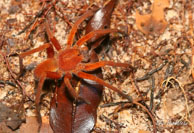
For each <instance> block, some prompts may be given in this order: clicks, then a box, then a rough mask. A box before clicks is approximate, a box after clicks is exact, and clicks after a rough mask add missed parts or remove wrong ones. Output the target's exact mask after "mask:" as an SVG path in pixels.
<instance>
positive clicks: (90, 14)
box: [67, 11, 94, 47]
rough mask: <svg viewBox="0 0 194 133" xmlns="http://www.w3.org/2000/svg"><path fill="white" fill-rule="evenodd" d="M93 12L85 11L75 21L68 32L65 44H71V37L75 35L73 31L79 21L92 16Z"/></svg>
mask: <svg viewBox="0 0 194 133" xmlns="http://www.w3.org/2000/svg"><path fill="white" fill-rule="evenodd" d="M93 14H94V13H93V12H92V11H88V12H86V13H84V14H83V15H82V16H81V17H80V18H79V19H78V20H77V21H76V22H75V24H74V25H73V27H72V29H71V31H70V33H69V36H68V39H67V46H68V47H70V46H71V45H72V44H73V39H74V36H75V33H76V31H77V29H78V26H79V25H80V23H81V22H82V21H84V20H85V19H86V18H87V17H90V16H92V15H93Z"/></svg>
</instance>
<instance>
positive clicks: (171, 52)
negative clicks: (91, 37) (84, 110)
mask: <svg viewBox="0 0 194 133" xmlns="http://www.w3.org/2000/svg"><path fill="white" fill-rule="evenodd" d="M61 1H62V2H60V3H59V4H57V7H59V8H60V9H62V10H63V14H62V15H63V16H65V17H64V19H62V18H61V17H59V16H55V14H54V13H50V14H49V18H48V17H47V19H48V20H47V21H49V22H50V23H51V24H52V25H51V28H52V29H54V31H55V32H54V35H55V37H56V38H57V39H58V40H59V42H60V44H61V45H62V47H65V44H66V40H67V35H68V34H69V31H70V29H71V25H73V24H74V22H75V20H76V19H77V18H78V17H79V16H80V14H82V13H84V12H86V11H87V10H88V8H91V7H102V6H103V5H105V4H106V3H107V2H108V1H107V0H106V1H100V0H87V1H84V0H79V1H77V0H72V1H69V0H61ZM167 2H169V3H168V5H167V6H165V7H164V8H161V10H162V11H163V12H164V18H162V17H158V16H157V15H155V16H154V15H153V12H155V13H156V12H157V10H156V9H153V5H154V3H155V4H156V3H157V0H155V1H153V0H142V1H136V0H131V1H129V0H119V1H118V3H117V6H116V7H115V9H114V12H113V14H112V17H111V28H116V29H119V30H120V31H121V32H122V33H114V34H110V43H109V45H108V46H106V47H105V48H104V50H103V52H101V53H100V54H99V58H100V60H111V61H114V62H127V63H130V64H131V65H132V66H133V67H134V70H133V72H131V71H130V70H129V69H122V68H119V67H117V68H113V67H108V66H106V67H103V68H102V70H103V77H104V81H106V82H107V83H110V84H111V85H113V86H115V87H117V88H119V89H120V90H122V91H123V92H124V93H126V94H128V95H130V96H131V97H132V98H133V99H140V100H139V101H138V103H139V104H131V103H126V100H125V99H123V98H122V97H120V96H119V95H118V94H117V93H116V92H113V91H111V90H109V89H107V88H105V89H104V93H103V99H102V102H101V104H100V106H99V108H98V116H97V122H96V126H95V129H94V131H93V132H119V133H137V132H138V133H149V132H153V131H154V127H153V125H156V129H157V132H158V133H163V132H165V133H170V132H176V133H182V132H194V102H193V101H194V89H193V88H194V67H193V65H194V64H193V62H194V55H193V50H194V49H193V45H194V30H193V29H194V25H193V23H194V1H192V0H190V1H186V0H169V1H167ZM163 4H164V3H162V5H163ZM159 6H161V5H159ZM0 9H1V10H0V75H1V76H0V102H1V104H2V105H0V111H1V112H0V114H2V112H4V114H3V115H4V116H3V115H0V132H2V133H19V132H24V133H25V132H28V133H29V132H32V133H36V132H37V130H38V126H37V125H38V123H37V122H36V121H35V118H36V113H35V103H34V99H35V94H34V93H35V92H34V87H35V82H34V75H33V70H34V67H35V66H36V65H37V64H39V63H41V62H42V61H43V60H45V59H46V58H47V55H46V52H45V51H42V52H37V53H34V54H32V55H29V56H26V57H25V58H24V60H23V63H24V66H25V67H26V69H27V71H26V73H25V74H24V75H22V76H21V78H19V79H17V75H18V73H19V68H20V67H19V59H18V54H19V53H22V52H25V51H28V50H31V49H33V48H36V47H38V46H40V45H42V44H44V43H45V42H46V40H45V35H44V25H42V24H40V25H39V26H38V28H36V29H35V30H33V31H32V32H29V29H30V28H29V27H27V26H28V25H29V24H30V23H31V22H33V20H34V18H35V16H36V15H37V13H38V12H39V11H40V9H41V2H40V1H39V0H1V1H0ZM137 12H138V13H139V14H140V15H142V16H141V17H142V18H143V16H144V15H149V14H152V16H154V17H153V18H154V19H151V21H145V23H144V24H138V22H137V18H138V19H142V18H141V17H137ZM60 15H61V14H60ZM158 15H159V16H160V15H161V14H158ZM54 17H56V18H54ZM158 18H160V19H162V21H158V20H157V19H158ZM139 21H142V22H143V20H139ZM25 28H26V29H25ZM80 29H84V24H83V25H81V26H80ZM21 31H24V32H21ZM27 33H31V34H30V35H28V34H27ZM52 95H53V93H47V94H46V96H45V97H44V98H43V101H42V106H41V115H42V117H43V123H44V124H43V128H42V130H41V131H42V132H52V130H50V129H49V128H48V127H49V120H48V119H49V118H48V116H49V107H50V99H51V97H52ZM110 103H111V104H110ZM149 113H151V115H149ZM150 116H152V117H153V119H151V118H150ZM32 128H33V129H34V130H32Z"/></svg>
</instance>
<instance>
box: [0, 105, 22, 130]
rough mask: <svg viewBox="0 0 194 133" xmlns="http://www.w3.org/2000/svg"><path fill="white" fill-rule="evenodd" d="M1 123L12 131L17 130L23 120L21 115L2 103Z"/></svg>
mask: <svg viewBox="0 0 194 133" xmlns="http://www.w3.org/2000/svg"><path fill="white" fill-rule="evenodd" d="M0 122H5V123H6V125H7V126H8V127H9V128H10V129H12V130H16V129H17V128H19V126H20V125H21V123H22V122H23V120H22V119H21V116H20V114H18V113H17V112H14V110H13V109H11V108H9V107H7V106H6V105H4V104H1V103H0Z"/></svg>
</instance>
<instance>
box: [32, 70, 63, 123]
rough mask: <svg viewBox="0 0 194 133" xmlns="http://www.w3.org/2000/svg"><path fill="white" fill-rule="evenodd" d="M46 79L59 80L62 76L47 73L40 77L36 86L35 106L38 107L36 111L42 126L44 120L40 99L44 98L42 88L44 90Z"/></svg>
mask: <svg viewBox="0 0 194 133" xmlns="http://www.w3.org/2000/svg"><path fill="white" fill-rule="evenodd" d="M46 78H52V79H59V78H61V74H59V73H57V72H50V71H47V72H44V74H42V75H41V77H39V80H38V85H37V86H36V99H35V105H36V111H37V116H38V122H39V123H40V124H41V123H42V119H41V115H40V99H41V96H42V88H43V85H44V81H45V79H46Z"/></svg>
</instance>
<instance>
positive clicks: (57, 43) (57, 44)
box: [45, 21, 61, 51]
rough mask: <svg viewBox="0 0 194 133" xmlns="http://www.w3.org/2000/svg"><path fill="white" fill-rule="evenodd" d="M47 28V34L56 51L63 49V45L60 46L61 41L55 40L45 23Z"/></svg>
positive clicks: (46, 23) (46, 24)
mask: <svg viewBox="0 0 194 133" xmlns="http://www.w3.org/2000/svg"><path fill="white" fill-rule="evenodd" d="M45 26H46V32H47V35H48V37H49V39H50V41H51V42H52V44H53V45H54V47H55V48H56V50H57V51H59V50H60V49H61V45H60V44H59V41H58V40H57V39H56V38H55V36H54V35H53V34H52V32H51V30H50V28H49V24H48V22H47V21H46V22H45Z"/></svg>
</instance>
